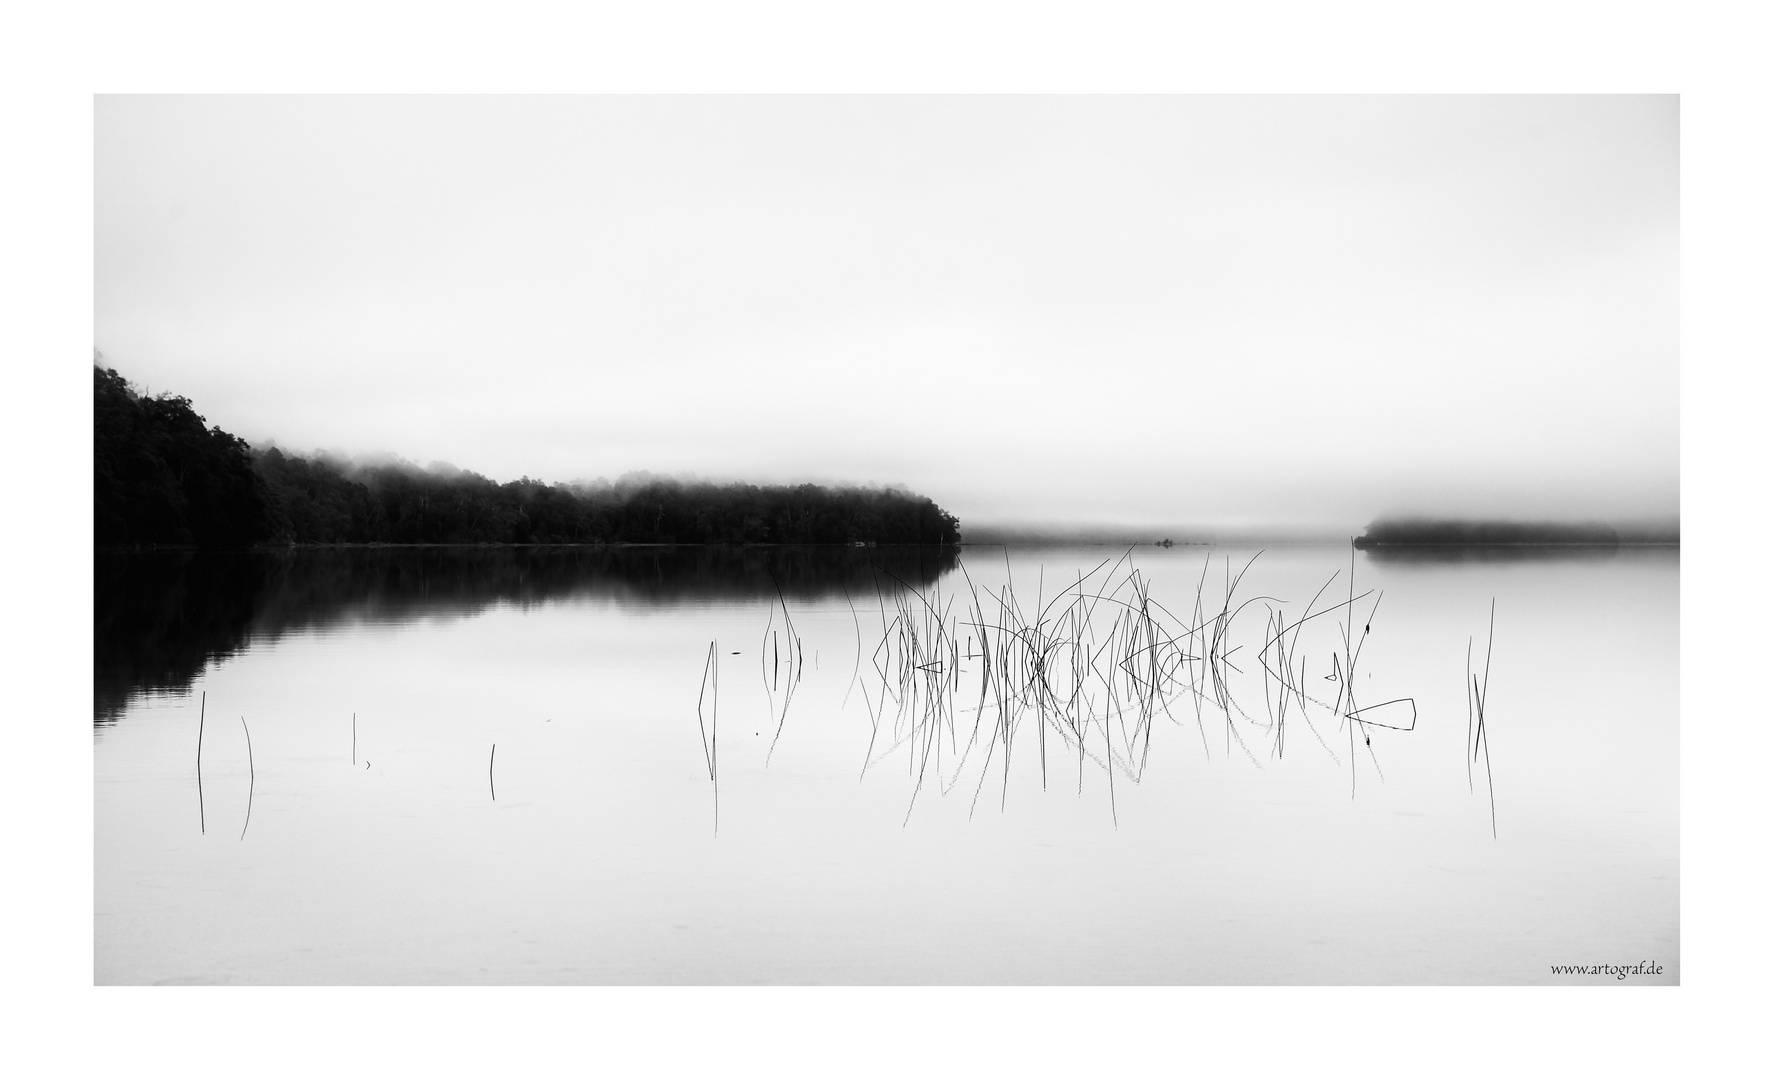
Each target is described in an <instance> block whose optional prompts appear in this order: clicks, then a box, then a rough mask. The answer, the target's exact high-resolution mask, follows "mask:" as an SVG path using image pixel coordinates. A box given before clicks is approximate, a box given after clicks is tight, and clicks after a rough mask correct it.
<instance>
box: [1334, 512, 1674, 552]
mask: <svg viewBox="0 0 1774 1080" xmlns="http://www.w3.org/2000/svg"><path fill="white" fill-rule="evenodd" d="M1679 542H1680V533H1679V531H1677V530H1675V529H1673V528H1671V529H1668V530H1649V529H1640V530H1624V531H1623V530H1621V529H1618V528H1616V527H1615V526H1613V525H1609V524H1606V523H1605V522H1527V521H1465V520H1456V519H1446V518H1397V519H1392V520H1386V519H1382V520H1379V521H1375V522H1373V523H1372V524H1370V525H1369V526H1368V527H1367V531H1366V532H1365V533H1363V534H1362V535H1361V536H1358V537H1356V538H1355V546H1356V547H1358V548H1363V549H1371V548H1386V547H1555V546H1585V547H1617V546H1619V545H1621V544H1675V543H1679Z"/></svg>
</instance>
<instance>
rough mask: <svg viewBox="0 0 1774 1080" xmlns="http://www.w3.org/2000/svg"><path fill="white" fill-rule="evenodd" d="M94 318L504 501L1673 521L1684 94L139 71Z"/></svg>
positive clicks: (145, 353)
mask: <svg viewBox="0 0 1774 1080" xmlns="http://www.w3.org/2000/svg"><path fill="white" fill-rule="evenodd" d="M95 138H96V143H95V168H96V176H95V203H96V205H95V246H96V250H95V275H94V276H95V282H94V290H95V331H94V333H95V342H94V343H95V345H96V346H97V348H99V349H100V350H102V351H103V353H104V356H105V362H106V363H107V364H109V365H111V366H114V367H116V368H117V369H118V370H119V371H121V372H122V373H123V374H124V375H125V376H127V377H128V378H130V379H131V380H133V381H135V382H136V383H138V384H144V385H146V386H147V387H148V388H149V389H150V390H152V391H154V392H159V391H162V390H171V391H174V392H177V393H180V394H183V395H185V396H187V397H190V398H192V399H193V401H194V403H195V404H196V406H197V408H198V411H200V412H202V413H203V414H205V415H206V416H207V417H208V419H209V420H210V422H211V423H215V424H219V425H221V426H222V427H224V428H226V429H228V430H230V431H232V432H234V433H236V434H239V435H242V436H244V437H246V438H248V439H249V440H251V441H253V442H255V443H260V442H265V441H272V440H274V441H275V442H276V443H277V444H279V445H281V446H283V447H285V448H287V449H291V450H296V451H309V450H315V449H327V450H336V451H342V452H346V453H352V454H359V453H376V452H392V453H395V454H398V455H400V456H402V457H404V458H407V459H409V460H412V461H415V462H417V463H420V464H426V463H429V462H432V461H447V462H450V463H453V464H455V465H457V466H460V467H462V468H467V469H472V470H474V471H476V472H480V473H483V474H485V475H487V476H490V477H492V478H493V479H496V480H501V481H503V480H510V479H515V478H517V477H518V476H519V475H523V474H528V475H530V476H533V477H539V478H542V479H546V480H551V481H560V480H573V479H579V478H587V479H589V478H593V477H597V476H606V477H609V478H611V479H614V478H616V477H617V476H619V475H620V474H622V473H625V472H628V471H631V470H643V469H644V470H649V471H653V472H663V473H678V472H691V473H695V474H698V475H702V476H708V477H713V478H718V479H728V478H731V479H745V480H751V481H760V482H761V481H782V480H802V479H812V480H818V481H839V482H857V483H899V484H904V485H907V486H909V487H911V488H913V489H915V490H917V491H920V492H922V493H925V494H928V495H930V496H932V497H933V498H935V499H936V500H937V502H939V503H940V504H942V505H943V506H944V507H945V508H946V509H948V510H950V511H952V512H954V513H956V514H957V515H959V516H960V518H961V520H962V523H963V527H964V528H965V526H966V525H967V524H968V523H969V522H972V523H975V524H984V523H989V522H1002V521H1036V520H1058V521H1082V520H1092V521H1102V522H1115V523H1151V524H1156V525H1179V524H1189V523H1200V524H1204V525H1219V526H1224V525H1249V524H1277V525H1325V526H1328V527H1331V528H1335V529H1344V528H1354V527H1359V526H1360V525H1361V524H1363V523H1365V522H1366V521H1367V520H1368V519H1370V518H1372V517H1374V516H1377V515H1380V514H1386V513H1398V512H1412V511H1415V512H1426V513H1454V514H1486V515H1489V514H1510V515H1516V516H1530V517H1542V516H1565V517H1569V516H1601V517H1609V518H1615V519H1624V518H1636V517H1644V516H1670V517H1673V515H1674V514H1675V512H1676V509H1677V502H1678V477H1679V437H1678V436H1679V432H1678V425H1677V416H1678V374H1679V373H1678V352H1677V340H1678V338H1677V333H1678V324H1677V314H1678V257H1679V247H1678V217H1677V198H1678V183H1677V181H1678V107H1677V101H1676V99H1675V98H1674V97H1616V98H1576V97H1550V98H1548V97H1493V98H1450V97H1422V98H1346V97H1317V98H1287V97H1260V98H1238V97H1199V98H1191V97H1156V98H1124V97H1082V98H1043V97H1006V98H951V97H879V98H845V97H840V98H819V97H802V98H773V97H761V98H760V97H667V98H647V97H588V98H586V97H582V98H542V99H538V98H522V97H498V98H350V97H297V98H219V97H208V98H178V97H156V98H118V97H101V98H99V99H98V101H97V104H96V134H95Z"/></svg>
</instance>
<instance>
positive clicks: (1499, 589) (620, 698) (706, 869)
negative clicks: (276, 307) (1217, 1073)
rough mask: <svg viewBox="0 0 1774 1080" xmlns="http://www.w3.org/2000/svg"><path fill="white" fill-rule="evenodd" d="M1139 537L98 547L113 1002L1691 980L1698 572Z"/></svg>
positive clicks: (99, 764)
mask: <svg viewBox="0 0 1774 1080" xmlns="http://www.w3.org/2000/svg"><path fill="white" fill-rule="evenodd" d="M1123 554H1124V552H1123V551H1122V550H1121V549H1112V548H1103V547H1076V548H1058V547H1047V548H1012V549H1010V550H1009V551H1008V552H1006V551H1005V550H1004V549H1002V548H978V547H970V548H965V549H962V551H961V553H960V555H959V557H958V558H957V556H956V555H954V554H947V555H944V554H942V553H937V552H931V551H917V550H911V551H905V550H894V549H885V548H883V549H863V550H855V549H844V550H826V551H792V550H762V549H750V550H742V551H713V550H703V549H629V550H624V551H620V552H609V551H604V552H599V551H591V550H540V549H539V550H461V549H432V550H405V551H390V550H380V551H339V552H304V553H300V554H296V555H286V556H251V557H248V556H207V555H206V556H192V555H154V556H119V557H101V558H100V560H99V562H98V566H97V572H96V582H97V590H96V591H97V596H98V610H97V621H96V635H97V641H96V665H95V666H96V686H95V726H94V779H95V836H94V866H95V896H94V903H95V922H94V937H95V957H96V959H95V967H96V970H95V979H96V981H97V982H99V983H222V982H237V983H327V984H333V983H401V984H405V983H556V982H564V983H868V984H875V983H969V984H974V983H985V984H1000V983H1015V984H1024V983H1140V984H1198V983H1293V982H1304V983H1545V982H1551V983H1578V984H1597V985H1600V984H1605V985H1639V984H1643V983H1646V982H1676V981H1678V980H1679V976H1680V955H1679V912H1678V903H1677V902H1678V893H1679V873H1678V867H1679V861H1678V845H1677V837H1678V814H1677V806H1678V790H1677V775H1678V758H1677V753H1678V746H1679V739H1678V705H1677V700H1678V699H1677V689H1678V688H1677V671H1678V648H1679V642H1678V596H1679V591H1678V576H1679V574H1678V559H1677V556H1676V555H1675V554H1674V553H1673V552H1669V551H1629V550H1621V551H1619V552H1602V553H1594V554H1590V555H1587V556H1581V557H1579V556H1572V555H1565V556H1562V557H1551V558H1547V557H1515V558H1507V559H1498V558H1492V559H1469V560H1445V559H1397V558H1379V557H1373V556H1369V555H1366V554H1361V553H1357V554H1355V555H1354V556H1353V563H1352V559H1351V552H1350V550H1349V549H1348V548H1347V547H1325V548H1317V547H1285V548H1274V549H1270V550H1267V551H1264V552H1262V553H1261V554H1260V555H1258V554H1257V552H1256V551H1255V550H1254V549H1232V548H1204V547H1179V548H1172V549H1161V548H1153V547H1145V548H1139V549H1135V550H1134V551H1133V552H1132V553H1131V556H1130V557H1129V558H1125V559H1124V558H1122V556H1123ZM1253 556H1254V557H1255V558H1254V561H1252V559H1253ZM1105 560H1106V561H1107V564H1108V565H1103V564H1104V563H1105ZM1118 560H1119V561H1118ZM1247 564H1248V565H1247ZM1099 567H1100V568H1099ZM1241 572H1242V577H1241V578H1240V577H1239V575H1240V573H1241ZM1086 575H1088V576H1086ZM1081 576H1082V577H1083V580H1082V581H1080V578H1081ZM1235 578H1237V579H1238V580H1236V582H1235V583H1234V581H1233V579H1235ZM1228 593H1230V599H1229V600H1228ZM1352 596H1353V597H1355V599H1354V602H1353V603H1351V602H1350V599H1351V597H1352ZM1493 602H1494V605H1495V629H1494V638H1493V637H1491V634H1492V631H1491V619H1492V605H1493ZM1309 605H1310V606H1309ZM1376 605H1377V606H1376ZM1352 612H1353V618H1351V613H1352ZM1307 616H1312V617H1310V618H1308V617H1307ZM1300 620H1304V621H1303V622H1302V621H1300ZM791 627H792V630H791ZM1282 629H1286V631H1287V632H1286V633H1284V634H1279V636H1278V631H1280V630H1282ZM1346 635H1347V636H1346ZM797 642H798V646H797ZM982 646H983V647H984V650H985V651H984V652H982ZM1487 647H1488V653H1489V672H1488V681H1487V676H1486V671H1485V669H1486V655H1487ZM1351 659H1353V660H1354V661H1355V662H1354V664H1353V675H1352V676H1351V674H1350V670H1351V665H1350V664H1349V660H1351ZM1283 672H1285V673H1286V674H1285V676H1284V675H1283ZM1475 674H1476V675H1477V677H1478V679H1479V683H1480V689H1481V690H1483V692H1484V694H1485V698H1484V703H1483V729H1482V730H1483V734H1482V738H1480V737H1478V734H1477V732H1478V725H1477V720H1476V717H1475V716H1474V706H1473V694H1472V691H1471V685H1472V677H1473V676H1474V675H1475ZM1351 697H1352V698H1353V702H1354V704H1353V706H1351V705H1350V704H1349V701H1350V698H1351ZM1351 712H1353V713H1354V714H1355V715H1356V716H1357V717H1358V718H1361V719H1362V720H1363V721H1364V722H1362V723H1357V722H1355V721H1351V720H1350V719H1348V714H1350V713H1351ZM1413 718H1414V719H1413ZM243 721H244V722H243ZM200 726H201V732H202V739H201V752H202V767H201V773H200V772H199V769H198V767H197V755H198V750H199V731H200ZM1407 728H1408V730H1400V729H1407ZM249 745H250V751H249ZM1475 745H1476V761H1475V760H1474V757H1475V751H1474V747H1475ZM495 748H496V749H495ZM711 771H712V773H713V774H714V776H713V778H711ZM717 789H718V790H717ZM1493 830H1494V831H1493ZM1640 961H1651V962H1654V963H1659V964H1661V965H1662V968H1663V974H1662V976H1660V977H1647V976H1634V977H1632V978H1629V979H1626V980H1624V981H1619V980H1615V979H1613V978H1609V977H1605V976H1572V975H1555V974H1552V973H1551V970H1550V968H1551V965H1554V964H1627V965H1630V964H1635V963H1638V962H1640Z"/></svg>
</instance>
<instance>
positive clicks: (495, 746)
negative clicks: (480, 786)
mask: <svg viewBox="0 0 1774 1080" xmlns="http://www.w3.org/2000/svg"><path fill="white" fill-rule="evenodd" d="M498 752H499V744H498V743H494V744H493V749H492V751H491V752H490V753H488V754H487V794H488V795H491V796H492V797H493V801H494V802H498V801H499V793H498V792H497V791H495V790H494V789H493V755H494V754H497V753H498Z"/></svg>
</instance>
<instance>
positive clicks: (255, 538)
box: [93, 364, 961, 548]
mask: <svg viewBox="0 0 1774 1080" xmlns="http://www.w3.org/2000/svg"><path fill="white" fill-rule="evenodd" d="M93 381H94V400H93V532H94V540H95V543H96V544H97V546H98V547H100V548H147V547H198V548H243V547H259V546H289V545H313V544H852V543H875V544H955V543H958V542H959V541H960V539H961V531H960V523H959V521H957V520H956V518H955V517H954V515H952V514H948V513H945V512H944V511H943V510H942V508H941V507H939V506H937V505H936V503H935V502H933V501H931V500H930V499H929V498H926V497H924V496H921V495H914V494H912V493H909V492H906V491H901V490H898V489H894V488H886V489H876V488H853V487H821V486H817V485H813V484H801V485H797V486H792V487H791V486H759V485H751V484H712V483H705V482H690V483H687V482H680V481H676V480H668V479H657V478H646V479H641V480H636V481H626V482H618V483H616V484H609V483H607V482H600V483H596V484H581V485H569V484H561V483H556V484H548V483H544V482H543V481H540V480H533V479H530V478H529V477H524V478H523V479H520V480H514V481H511V482H510V483H506V484H499V483H495V482H494V481H492V480H489V479H488V478H486V477H484V476H480V475H478V474H476V473H472V472H466V471H460V470H452V471H444V470H438V469H420V468H418V467H416V466H413V465H410V464H407V463H404V462H401V463H387V464H375V465H365V464H358V463H351V462H342V461H335V460H331V459H328V458H325V457H320V456H315V457H306V458H305V457H300V456H297V455H295V454H288V453H285V452H284V451H282V450H280V449H277V448H275V447H269V448H254V447H252V446H250V445H249V444H248V443H247V442H246V441H245V440H243V439H240V438H238V437H237V436H234V435H231V434H229V433H228V432H225V431H223V430H222V429H221V428H220V427H213V426H206V422H205V420H204V418H203V417H202V416H200V415H198V414H197V412H196V411H195V409H193V407H192V403H191V401H190V399H188V398H184V397H179V396H177V395H174V394H167V393H163V394H159V395H155V396H152V397H150V396H148V395H146V394H143V393H140V392H138V391H137V390H135V389H134V388H133V387H131V386H130V385H129V383H128V381H127V380H125V379H124V377H123V376H122V375H119V374H118V373H117V372H116V371H115V370H113V369H110V368H105V367H101V366H99V365H97V364H95V365H94V367H93Z"/></svg>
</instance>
